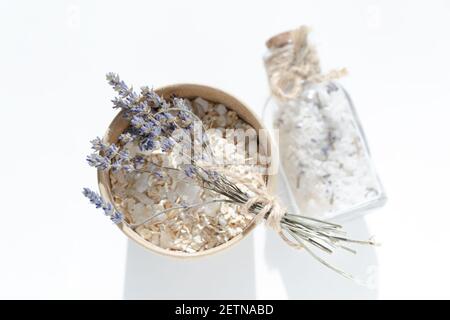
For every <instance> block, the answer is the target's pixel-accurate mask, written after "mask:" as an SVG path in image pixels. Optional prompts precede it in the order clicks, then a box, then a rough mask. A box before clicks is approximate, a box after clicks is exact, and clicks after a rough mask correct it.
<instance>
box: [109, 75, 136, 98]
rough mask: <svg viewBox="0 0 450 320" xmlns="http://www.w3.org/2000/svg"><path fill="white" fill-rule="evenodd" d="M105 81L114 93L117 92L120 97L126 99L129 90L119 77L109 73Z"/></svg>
mask: <svg viewBox="0 0 450 320" xmlns="http://www.w3.org/2000/svg"><path fill="white" fill-rule="evenodd" d="M106 80H108V83H109V84H110V85H111V86H112V87H113V88H114V90H115V91H117V92H118V93H119V94H120V95H121V96H123V97H126V96H128V94H129V92H130V89H129V88H128V86H127V85H126V84H125V82H123V81H122V80H120V77H119V75H117V74H115V73H113V72H110V73H108V74H107V75H106Z"/></svg>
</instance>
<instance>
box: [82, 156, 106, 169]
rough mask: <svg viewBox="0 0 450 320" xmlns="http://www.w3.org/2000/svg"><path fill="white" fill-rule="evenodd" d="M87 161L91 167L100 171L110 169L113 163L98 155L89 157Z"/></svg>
mask: <svg viewBox="0 0 450 320" xmlns="http://www.w3.org/2000/svg"><path fill="white" fill-rule="evenodd" d="M86 161H87V163H88V164H89V165H90V166H91V167H95V168H97V169H99V170H106V169H109V167H110V165H111V161H110V160H109V159H108V158H105V157H102V156H101V155H98V154H96V153H93V154H90V155H88V156H87V158H86Z"/></svg>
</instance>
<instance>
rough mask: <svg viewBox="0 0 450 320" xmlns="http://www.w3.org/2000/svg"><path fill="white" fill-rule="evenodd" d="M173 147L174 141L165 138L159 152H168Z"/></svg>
mask: <svg viewBox="0 0 450 320" xmlns="http://www.w3.org/2000/svg"><path fill="white" fill-rule="evenodd" d="M174 145H175V141H174V140H173V139H171V138H166V139H164V140H163V142H162V143H161V150H162V152H168V151H170V150H171V149H172V147H173V146H174Z"/></svg>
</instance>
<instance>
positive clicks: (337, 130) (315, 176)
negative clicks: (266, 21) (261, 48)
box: [263, 32, 386, 219]
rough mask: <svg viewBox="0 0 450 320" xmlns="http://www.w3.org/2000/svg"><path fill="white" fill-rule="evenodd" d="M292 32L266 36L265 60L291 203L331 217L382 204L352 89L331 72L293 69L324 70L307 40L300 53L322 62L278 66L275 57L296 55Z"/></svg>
mask: <svg viewBox="0 0 450 320" xmlns="http://www.w3.org/2000/svg"><path fill="white" fill-rule="evenodd" d="M292 37H293V36H292V33H290V32H286V33H282V34H280V35H277V36H275V37H273V38H271V39H270V40H269V41H268V42H267V47H268V52H267V54H266V55H265V57H264V61H265V65H266V70H267V73H268V76H269V83H270V85H271V89H272V95H271V97H270V98H269V99H268V102H267V104H266V106H265V108H264V114H263V119H264V122H265V124H266V127H267V128H271V129H272V134H273V137H274V139H275V140H276V142H277V141H278V149H279V157H280V164H281V166H280V177H281V180H282V181H281V182H282V183H283V184H284V188H285V189H287V194H288V198H289V200H290V202H291V204H290V205H291V207H293V208H294V209H295V210H298V212H299V213H300V214H302V215H306V216H310V217H314V218H320V219H331V218H337V217H340V218H348V217H350V216H353V215H355V214H359V213H362V212H364V211H365V210H367V209H369V208H374V207H378V206H381V205H383V204H384V203H385V201H386V196H385V192H384V190H383V187H382V185H381V182H380V180H379V178H378V175H377V173H376V171H375V168H374V165H373V163H372V160H371V156H370V152H369V147H368V144H367V140H366V137H365V135H364V132H363V129H362V126H361V122H360V121H359V119H358V116H357V114H356V110H355V108H354V106H353V104H352V101H351V99H350V96H349V95H348V93H347V91H346V90H345V89H344V88H343V87H342V86H341V85H340V84H339V83H338V82H337V81H336V80H334V79H330V77H322V76H318V75H317V74H314V75H312V76H310V78H309V79H308V78H302V77H301V75H304V74H305V73H304V72H303V73H302V72H298V73H297V76H296V75H295V73H294V74H293V73H290V74H289V71H290V68H297V67H299V65H300V67H299V69H302V70H311V68H312V69H314V68H315V70H317V71H318V70H320V68H319V66H318V60H317V59H316V57H311V56H310V57H309V58H308V56H307V55H308V54H311V53H313V54H315V51H314V50H315V49H314V48H312V47H310V46H309V45H308V48H306V50H305V51H306V52H307V53H306V54H303V55H301V57H302V58H303V59H306V60H307V59H310V61H313V64H314V63H316V62H317V65H313V66H311V68H310V66H307V67H306V68H304V67H305V66H304V65H303V66H302V65H301V64H302V63H304V61H301V59H302V58H301V59H300V60H297V61H296V62H294V63H292V61H286V63H283V62H282V63H281V64H278V65H276V66H274V63H273V61H274V59H278V60H279V59H283V58H286V59H288V60H292V54H289V52H290V50H291V49H293V47H294V46H296V44H295V43H293V42H292ZM302 41H306V38H305V39H303V40H302ZM316 60H317V61H316ZM280 66H281V67H280ZM277 68H278V69H277ZM280 68H281V69H282V70H283V72H279V71H280ZM308 68H309V69H308ZM286 72H287V73H288V74H287V73H286ZM286 74H287V76H286V78H288V79H287V80H286V79H285V78H284V75H286ZM298 75H300V76H298ZM331 78H332V77H331ZM311 79H314V80H311ZM317 79H319V80H317ZM281 82H282V85H279V83H281ZM274 86H277V87H276V88H274ZM280 92H281V94H280ZM285 93H286V94H285Z"/></svg>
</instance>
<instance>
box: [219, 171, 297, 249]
mask: <svg viewBox="0 0 450 320" xmlns="http://www.w3.org/2000/svg"><path fill="white" fill-rule="evenodd" d="M221 171H222V173H224V174H226V176H228V177H231V178H233V180H235V182H237V183H242V184H245V185H246V187H247V188H248V189H249V190H250V191H251V192H253V194H254V195H253V196H252V197H250V199H249V200H248V201H247V202H246V203H245V204H244V205H243V207H242V209H243V211H244V212H243V213H244V214H253V215H254V214H255V212H254V207H255V205H259V207H262V208H261V209H260V210H259V211H258V212H257V213H256V216H255V217H254V218H253V221H252V223H256V224H259V223H261V222H262V221H264V220H265V222H266V226H268V227H269V228H271V229H273V230H274V231H275V232H276V233H278V235H279V236H280V237H281V238H282V239H283V240H284V241H285V242H286V243H287V244H288V245H289V246H291V247H294V248H297V249H299V248H302V247H303V246H302V245H300V244H299V243H298V242H294V241H292V240H290V239H289V238H288V237H286V235H285V234H284V232H283V229H282V226H281V220H282V219H283V217H284V215H285V214H286V212H287V210H286V208H284V207H283V206H282V205H281V203H280V201H279V200H278V199H277V197H274V196H272V195H271V194H270V192H269V190H268V189H267V187H266V184H265V183H264V180H263V179H262V177H261V176H258V177H254V179H257V180H259V183H258V187H254V186H253V185H251V184H248V183H245V181H243V176H240V175H237V174H235V173H234V172H232V171H231V170H227V169H224V168H222V169H221Z"/></svg>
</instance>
